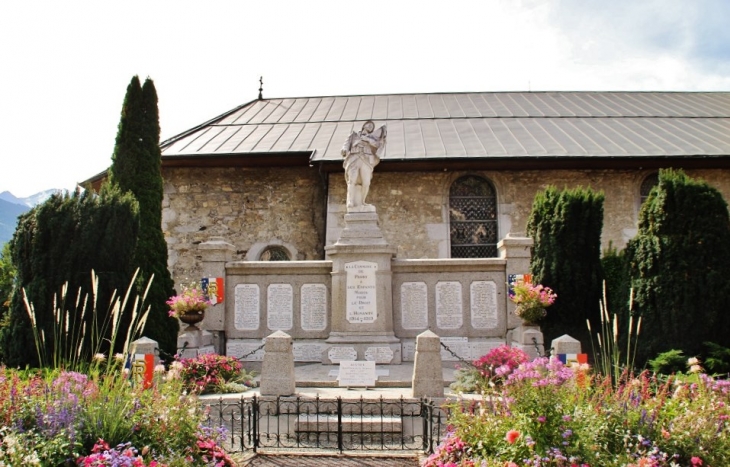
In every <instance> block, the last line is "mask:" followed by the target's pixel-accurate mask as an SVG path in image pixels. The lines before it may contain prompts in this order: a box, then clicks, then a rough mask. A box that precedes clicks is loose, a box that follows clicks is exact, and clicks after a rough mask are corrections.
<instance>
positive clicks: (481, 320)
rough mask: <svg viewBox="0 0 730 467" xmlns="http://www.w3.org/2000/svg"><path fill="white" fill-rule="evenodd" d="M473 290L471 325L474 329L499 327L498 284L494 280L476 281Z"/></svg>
mask: <svg viewBox="0 0 730 467" xmlns="http://www.w3.org/2000/svg"><path fill="white" fill-rule="evenodd" d="M470 292H471V295H470V296H471V325H472V327H473V328H474V329H495V328H496V327H497V284H495V283H494V282H492V281H474V282H472V283H471V286H470Z"/></svg>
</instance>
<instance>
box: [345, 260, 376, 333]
mask: <svg viewBox="0 0 730 467" xmlns="http://www.w3.org/2000/svg"><path fill="white" fill-rule="evenodd" d="M377 270H378V263H373V262H370V261H353V262H351V263H346V264H345V271H346V272H347V306H346V308H347V314H346V315H345V316H346V318H347V321H348V322H350V323H374V322H375V319H376V318H377V317H378V310H377V302H376V300H375V284H376V282H375V272H376V271H377Z"/></svg>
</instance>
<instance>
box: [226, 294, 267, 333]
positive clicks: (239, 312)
mask: <svg viewBox="0 0 730 467" xmlns="http://www.w3.org/2000/svg"><path fill="white" fill-rule="evenodd" d="M260 320H261V299H260V296H259V286H258V284H238V285H237V286H236V289H235V305H234V317H233V325H234V326H235V328H236V330H238V331H255V330H257V329H258V328H259V321H260Z"/></svg>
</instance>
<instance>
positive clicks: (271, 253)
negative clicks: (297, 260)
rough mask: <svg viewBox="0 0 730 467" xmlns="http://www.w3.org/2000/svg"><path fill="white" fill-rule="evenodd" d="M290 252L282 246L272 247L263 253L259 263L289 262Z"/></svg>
mask: <svg viewBox="0 0 730 467" xmlns="http://www.w3.org/2000/svg"><path fill="white" fill-rule="evenodd" d="M290 259H291V258H289V252H288V251H286V248H283V247H280V246H270V247H267V248H266V249H265V250H264V251H262V252H261V256H260V257H259V261H289V260H290Z"/></svg>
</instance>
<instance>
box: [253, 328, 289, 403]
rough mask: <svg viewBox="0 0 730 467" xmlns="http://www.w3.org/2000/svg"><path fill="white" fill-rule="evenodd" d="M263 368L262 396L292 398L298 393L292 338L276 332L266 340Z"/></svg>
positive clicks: (281, 332)
mask: <svg viewBox="0 0 730 467" xmlns="http://www.w3.org/2000/svg"><path fill="white" fill-rule="evenodd" d="M264 352H265V353H264V363H263V365H262V368H261V385H260V392H261V395H262V396H291V395H293V394H294V393H295V392H296V387H295V386H296V385H295V380H294V350H293V342H292V338H291V336H290V335H289V334H287V333H285V332H283V331H276V332H275V333H273V334H271V335H270V336H269V337H267V338H266V344H265V345H264Z"/></svg>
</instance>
